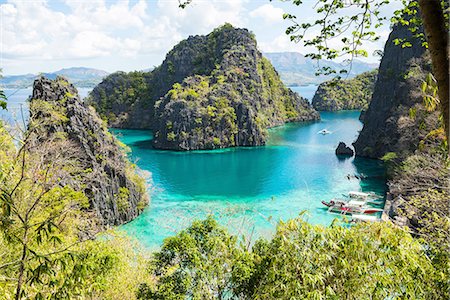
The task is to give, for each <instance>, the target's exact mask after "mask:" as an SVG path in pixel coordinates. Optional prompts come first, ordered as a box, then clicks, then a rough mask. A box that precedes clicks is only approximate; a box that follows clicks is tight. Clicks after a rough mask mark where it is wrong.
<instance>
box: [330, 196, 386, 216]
mask: <svg viewBox="0 0 450 300" xmlns="http://www.w3.org/2000/svg"><path fill="white" fill-rule="evenodd" d="M375 196H376V195H375V194H372V193H361V192H350V193H349V195H348V199H349V200H346V199H332V200H330V201H329V202H326V201H322V204H323V205H325V206H326V207H328V211H329V212H334V213H340V214H375V213H378V212H381V211H383V209H381V208H376V207H372V206H370V205H369V204H375V205H377V204H381V203H380V202H378V201H374V200H372V198H373V197H375Z"/></svg>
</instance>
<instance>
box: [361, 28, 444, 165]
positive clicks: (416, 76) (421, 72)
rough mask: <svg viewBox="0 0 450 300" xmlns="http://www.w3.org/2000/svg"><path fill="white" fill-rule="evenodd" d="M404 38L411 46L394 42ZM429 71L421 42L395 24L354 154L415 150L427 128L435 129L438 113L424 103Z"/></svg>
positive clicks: (376, 155) (427, 130) (373, 155)
mask: <svg viewBox="0 0 450 300" xmlns="http://www.w3.org/2000/svg"><path fill="white" fill-rule="evenodd" d="M397 38H399V39H406V40H407V41H409V42H411V44H412V46H411V47H404V48H403V47H401V45H395V44H394V40H395V39H397ZM430 72H431V65H430V59H429V58H428V55H427V53H426V51H425V48H424V47H422V46H421V41H420V40H419V39H417V38H414V37H413V36H412V33H411V32H410V31H409V30H408V29H407V28H406V27H404V26H401V25H397V26H395V27H394V29H393V31H392V32H391V34H390V36H389V39H388V41H387V42H386V46H385V48H384V55H383V58H382V60H381V65H380V68H379V72H378V79H377V82H376V84H375V89H374V93H373V95H372V101H371V102H370V105H369V108H368V110H367V112H366V113H365V115H364V126H363V129H362V131H361V133H360V134H359V136H358V139H357V140H356V142H355V143H354V144H353V145H354V147H355V151H356V155H359V156H365V157H371V158H380V157H382V156H383V155H384V154H386V153H387V152H396V153H397V154H399V156H404V155H407V154H408V153H411V152H413V151H415V150H416V149H417V147H418V145H419V142H420V141H421V140H422V139H423V138H424V137H425V136H426V134H427V133H428V132H430V130H432V129H434V128H437V119H438V118H437V112H433V113H429V112H427V111H426V110H425V108H424V105H423V93H422V91H421V90H420V87H421V83H422V81H423V80H424V79H425V77H426V75H427V74H428V73H430Z"/></svg>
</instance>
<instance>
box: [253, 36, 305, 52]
mask: <svg viewBox="0 0 450 300" xmlns="http://www.w3.org/2000/svg"><path fill="white" fill-rule="evenodd" d="M259 48H260V49H261V51H263V52H284V51H286V52H304V51H303V50H304V49H305V48H304V47H303V44H302V43H294V42H291V40H290V38H289V36H288V35H286V34H281V35H279V36H277V37H276V38H275V39H273V40H269V41H264V42H261V43H259Z"/></svg>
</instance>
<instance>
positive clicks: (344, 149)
mask: <svg viewBox="0 0 450 300" xmlns="http://www.w3.org/2000/svg"><path fill="white" fill-rule="evenodd" d="M353 154H354V152H353V150H352V148H350V147H349V146H347V145H346V144H345V143H344V142H339V145H338V146H337V148H336V155H342V156H353Z"/></svg>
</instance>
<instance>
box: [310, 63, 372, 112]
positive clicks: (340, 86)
mask: <svg viewBox="0 0 450 300" xmlns="http://www.w3.org/2000/svg"><path fill="white" fill-rule="evenodd" d="M377 74H378V71H377V70H373V71H370V72H365V73H362V74H360V75H358V76H356V77H355V78H351V79H346V80H330V81H326V82H324V83H321V84H320V85H319V86H318V88H317V91H316V93H315V94H314V97H313V99H312V105H313V107H314V108H315V109H316V110H319V111H338V110H352V109H356V110H367V108H368V107H369V103H370V101H371V99H372V93H373V89H374V86H375V82H376V80H377Z"/></svg>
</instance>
